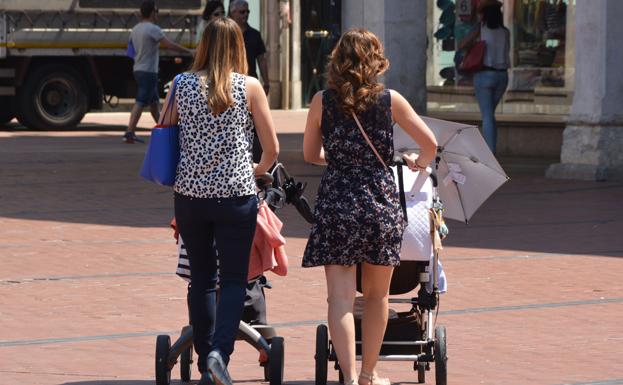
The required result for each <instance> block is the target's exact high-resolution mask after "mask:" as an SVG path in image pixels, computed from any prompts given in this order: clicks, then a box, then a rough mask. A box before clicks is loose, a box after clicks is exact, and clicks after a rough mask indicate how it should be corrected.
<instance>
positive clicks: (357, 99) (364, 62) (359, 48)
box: [327, 29, 389, 114]
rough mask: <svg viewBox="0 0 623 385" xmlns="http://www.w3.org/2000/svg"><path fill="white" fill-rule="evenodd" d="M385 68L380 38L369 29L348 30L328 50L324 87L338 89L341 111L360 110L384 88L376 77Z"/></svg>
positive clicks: (387, 65) (347, 112) (363, 109)
mask: <svg viewBox="0 0 623 385" xmlns="http://www.w3.org/2000/svg"><path fill="white" fill-rule="evenodd" d="M388 68H389V60H387V58H386V57H385V54H384V53H383V45H382V44H381V42H380V41H379V39H378V38H377V37H376V36H375V35H374V34H373V33H372V32H370V31H368V30H365V29H351V30H349V31H347V32H346V33H344V35H342V37H341V38H340V40H339V41H338V43H337V45H336V46H335V48H334V49H333V52H331V56H330V57H329V63H328V65H327V86H328V88H330V89H334V90H335V91H336V92H337V94H338V95H337V96H338V101H339V102H338V105H339V107H340V109H341V110H342V111H343V112H344V113H346V114H350V113H351V112H355V113H358V112H363V111H365V110H366V109H367V108H369V107H370V106H371V105H372V104H374V103H375V102H376V101H377V99H378V97H379V95H380V94H381V92H382V91H383V89H384V87H383V84H382V83H380V82H379V79H378V77H379V76H380V75H382V74H383V73H384V72H385V71H387V69H388Z"/></svg>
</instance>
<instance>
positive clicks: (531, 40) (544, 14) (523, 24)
mask: <svg viewBox="0 0 623 385" xmlns="http://www.w3.org/2000/svg"><path fill="white" fill-rule="evenodd" d="M508 3H509V2H507V4H508ZM510 3H511V4H512V3H514V4H512V5H513V8H512V13H513V15H512V16H513V17H512V20H513V22H512V28H513V40H514V41H513V43H514V44H513V58H512V60H513V74H512V84H511V88H512V89H515V90H529V89H534V88H535V87H539V86H545V87H563V86H564V66H565V33H566V24H567V5H568V1H567V0H514V1H511V2H510ZM509 5H510V4H509Z"/></svg>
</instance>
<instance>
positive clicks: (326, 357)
mask: <svg viewBox="0 0 623 385" xmlns="http://www.w3.org/2000/svg"><path fill="white" fill-rule="evenodd" d="M397 174H398V181H399V185H400V196H401V204H402V207H403V210H404V212H405V214H406V212H407V209H406V203H405V196H404V188H403V182H402V180H403V179H402V166H398V167H397ZM430 179H431V180H430V181H428V182H427V183H430V184H431V192H432V196H431V198H432V199H431V202H430V204H428V205H427V206H428V208H426V211H427V212H428V213H429V215H430V236H431V239H430V246H431V248H430V251H431V253H430V259H429V260H424V261H415V260H413V261H412V260H406V261H405V260H402V256H401V263H400V266H398V267H396V268H395V269H394V273H393V275H392V280H391V284H390V289H389V294H390V299H389V303H390V304H392V303H393V304H408V305H411V307H410V309H409V310H407V311H402V312H396V311H394V310H391V309H390V317H389V320H388V323H387V329H386V331H385V336H384V338H383V343H382V346H381V352H380V356H379V361H409V362H413V370H414V371H417V374H418V383H424V382H425V376H426V371H427V370H430V363H431V362H434V363H435V378H436V384H437V385H445V384H446V383H447V366H446V363H447V354H446V328H445V327H444V326H442V325H435V323H436V318H437V317H436V312H438V304H439V294H440V293H442V292H445V276H444V275H443V273H442V272H440V268H441V265H440V263H439V250H440V249H441V242H440V241H441V238H442V236H443V235H444V234H445V233H447V229H446V228H445V225H443V220H442V217H441V212H442V210H443V207H442V205H441V202H440V201H439V199H438V197H437V196H436V185H437V183H436V178H435V177H434V175H431V178H430ZM440 230H441V232H442V235H441V236H440ZM403 251H404V249H403ZM440 277H441V280H442V281H441V285H440V280H439V278H440ZM418 286H419V290H418V291H417V295H416V296H415V297H412V298H410V299H408V298H392V297H391V296H392V295H401V294H406V293H410V292H411V291H413V290H415V289H416V288H417V287H418ZM440 286H443V287H442V288H441V289H440ZM357 291H358V292H360V293H361V292H362V286H361V266H357ZM359 299H363V298H362V297H359ZM357 305H358V303H357V301H356V304H355V312H354V316H355V340H356V355H357V359H361V314H359V312H358V311H357V307H358V306H357ZM329 361H333V362H335V369H336V370H338V371H339V374H338V375H339V381H340V383H343V382H344V377H343V374H342V372H341V370H340V367H339V362H338V360H337V354H336V352H335V349H334V347H333V344H332V342H331V340H330V339H329V335H328V328H327V326H326V325H324V324H322V325H318V327H317V328H316V354H315V363H316V368H315V369H316V371H315V379H316V381H315V382H316V385H326V383H327V367H328V362H329Z"/></svg>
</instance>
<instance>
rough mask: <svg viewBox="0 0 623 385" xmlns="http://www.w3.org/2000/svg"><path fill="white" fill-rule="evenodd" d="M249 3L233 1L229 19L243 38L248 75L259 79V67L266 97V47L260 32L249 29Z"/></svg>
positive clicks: (268, 88)
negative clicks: (237, 26) (240, 30)
mask: <svg viewBox="0 0 623 385" xmlns="http://www.w3.org/2000/svg"><path fill="white" fill-rule="evenodd" d="M250 12H251V11H249V3H248V2H247V1H246V0H233V1H232V2H231V3H230V4H229V17H231V18H232V19H234V20H235V21H236V23H238V25H239V26H240V29H242V35H243V37H244V48H245V51H246V53H247V67H248V71H249V73H248V75H249V76H253V77H254V78H256V79H259V78H258V76H257V71H256V69H255V68H256V63H257V66H258V67H260V75H262V84H263V87H264V92H266V94H267V95H268V91H269V90H270V83H269V80H268V62H267V60H266V46H265V45H264V41H262V35H261V34H260V31H258V30H257V29H255V28H253V27H251V26H250V25H249V23H248V21H249V13H250Z"/></svg>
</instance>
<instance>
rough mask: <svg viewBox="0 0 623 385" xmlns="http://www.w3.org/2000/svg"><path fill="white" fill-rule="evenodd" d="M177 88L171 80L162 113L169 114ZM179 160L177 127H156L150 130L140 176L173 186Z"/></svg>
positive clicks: (163, 184) (175, 80)
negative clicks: (169, 92) (166, 103)
mask: <svg viewBox="0 0 623 385" xmlns="http://www.w3.org/2000/svg"><path fill="white" fill-rule="evenodd" d="M176 88H177V77H175V79H174V80H173V90H172V92H171V98H170V99H169V104H168V105H167V108H166V110H165V111H164V114H165V119H163V120H162V121H163V122H165V121H166V113H167V112H168V113H169V114H171V109H172V108H173V101H174V100H175V89H176ZM179 160H180V139H179V128H178V126H177V125H170V126H160V125H158V126H156V127H154V128H152V129H151V137H150V139H149V146H148V147H147V152H146V153H145V158H144V159H143V166H142V167H141V172H140V175H141V176H142V177H143V178H145V179H147V180H148V181H151V182H154V183H156V184H159V185H162V186H173V184H174V183H175V173H176V170H177V163H178V162H179Z"/></svg>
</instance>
